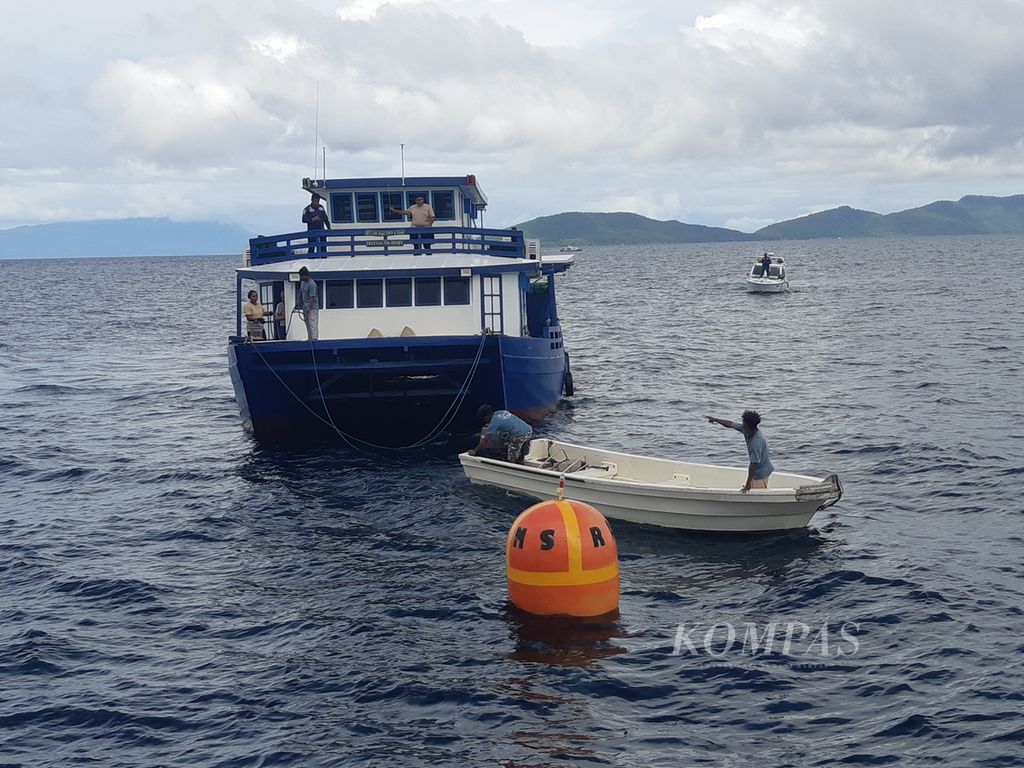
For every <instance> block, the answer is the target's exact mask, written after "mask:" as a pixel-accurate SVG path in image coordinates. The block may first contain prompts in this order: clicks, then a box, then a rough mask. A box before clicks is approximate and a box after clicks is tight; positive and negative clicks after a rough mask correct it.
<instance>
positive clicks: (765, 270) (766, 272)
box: [761, 253, 772, 277]
mask: <svg viewBox="0 0 1024 768" xmlns="http://www.w3.org/2000/svg"><path fill="white" fill-rule="evenodd" d="M771 270H772V257H771V256H769V255H768V254H767V253H766V254H765V255H764V256H762V257H761V277H771V275H770V272H771Z"/></svg>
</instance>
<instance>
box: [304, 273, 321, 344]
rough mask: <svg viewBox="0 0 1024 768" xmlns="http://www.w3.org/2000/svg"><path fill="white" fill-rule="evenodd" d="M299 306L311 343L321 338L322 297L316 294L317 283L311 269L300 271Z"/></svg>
mask: <svg viewBox="0 0 1024 768" xmlns="http://www.w3.org/2000/svg"><path fill="white" fill-rule="evenodd" d="M299 280H300V281H301V284H300V285H299V306H300V307H301V308H302V319H303V320H304V321H305V323H306V333H307V334H308V335H309V340H310V341H316V340H317V339H318V338H320V297H319V296H317V293H316V281H315V280H313V279H312V278H310V276H309V269H307V268H306V267H303V268H302V269H300V270H299Z"/></svg>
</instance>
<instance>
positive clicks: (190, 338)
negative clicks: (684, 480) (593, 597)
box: [0, 237, 1024, 768]
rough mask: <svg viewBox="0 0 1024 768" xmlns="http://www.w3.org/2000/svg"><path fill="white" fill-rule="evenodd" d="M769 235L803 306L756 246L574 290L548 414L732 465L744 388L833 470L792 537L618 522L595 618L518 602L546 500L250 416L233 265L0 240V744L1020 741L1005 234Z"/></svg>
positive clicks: (218, 752)
mask: <svg viewBox="0 0 1024 768" xmlns="http://www.w3.org/2000/svg"><path fill="white" fill-rule="evenodd" d="M770 245H771V250H773V251H774V252H775V253H776V254H777V255H780V256H783V257H784V258H785V259H786V265H787V272H788V275H789V279H790V283H791V289H790V291H789V292H788V293H786V294H782V295H761V294H749V293H747V292H746V290H745V285H744V277H745V274H746V273H747V271H748V270H749V266H750V263H751V262H752V260H753V258H754V257H756V256H757V255H758V254H759V252H760V250H762V249H761V248H760V247H759V244H753V247H752V246H751V244H742V243H727V244H712V245H662V246H635V247H589V248H586V249H585V250H584V252H583V253H582V254H578V255H577V263H576V265H575V266H574V267H573V268H572V270H570V272H569V273H568V274H567V275H565V276H564V277H563V278H562V279H561V280H560V281H559V285H558V294H559V295H558V300H559V309H560V313H561V320H562V325H563V328H564V332H565V340H566V347H567V349H568V351H569V353H570V355H571V360H572V370H573V373H574V378H575V385H576V396H575V397H573V398H571V399H569V400H567V401H566V402H565V403H564V404H563V406H562V408H561V409H560V411H559V412H558V413H557V414H555V415H554V416H552V417H551V418H550V419H548V421H547V422H545V423H544V424H543V425H542V426H540V427H539V428H538V430H537V432H538V434H543V435H548V436H551V437H555V438H560V439H565V440H569V441H572V442H578V443H585V444H593V445H595V446H602V447H607V448H611V449H618V450H628V451H631V452H635V453H641V454H648V455H654V456H664V457H670V458H679V459H685V460H693V461H707V462H711V463H727V464H733V465H736V466H742V465H743V464H744V463H745V461H746V454H745V451H744V447H743V442H742V439H741V437H740V436H739V435H737V434H736V433H735V432H733V431H731V430H724V429H721V428H719V427H714V426H711V425H709V424H708V423H707V422H706V421H705V420H704V419H703V416H704V415H705V414H710V415H715V416H719V417H723V418H730V419H736V418H738V417H739V415H740V413H741V412H742V411H743V410H744V409H746V408H753V409H756V410H758V411H760V412H761V414H762V417H763V422H762V429H763V431H764V434H765V435H766V437H767V439H768V442H769V445H770V448H771V452H772V461H773V463H774V464H775V466H776V467H777V468H779V469H780V470H786V471H794V472H800V473H805V474H814V475H818V476H821V475H824V474H827V473H829V472H837V473H839V475H840V476H841V477H842V479H843V482H844V484H845V486H846V496H845V497H844V498H843V500H842V501H841V502H840V503H839V504H838V505H837V506H835V507H832V508H831V509H828V510H826V511H824V512H820V513H818V515H816V516H815V518H814V519H813V520H812V523H811V525H810V527H809V528H808V530H806V531H797V532H790V533H783V534H773V535H761V536H739V537H737V536H720V535H700V534H695V533H687V532H683V531H673V530H663V529H658V528H650V527H642V526H637V525H632V524H627V523H620V522H615V521H612V527H613V531H614V533H615V536H616V537H617V540H618V546H619V551H620V561H621V571H622V599H621V613H620V615H619V617H618V618H617V619H615V620H611V621H603V622H601V621H593V622H586V621H581V622H564V621H562V622H558V621H551V620H546V621H545V620H530V619H528V618H527V617H525V616H523V615H521V614H518V613H517V612H515V611H514V610H511V609H510V608H509V606H508V604H507V602H506V591H505V582H504V543H505V535H506V532H507V530H508V527H509V525H510V524H511V522H512V521H513V519H514V518H515V516H516V515H517V514H518V513H519V512H520V511H522V510H523V509H524V508H525V507H526V506H528V505H529V503H530V502H529V501H527V500H524V499H521V498H517V497H514V496H508V495H505V494H503V493H501V492H499V491H495V490H492V489H487V488H480V487H477V486H471V485H470V484H469V482H468V481H467V480H466V478H465V477H464V475H463V473H462V471H461V469H460V467H459V464H458V461H457V459H456V458H455V456H454V454H453V452H451V451H445V450H440V451H431V452H428V453H420V454H412V455H407V454H397V455H384V456H381V455H366V454H359V453H353V452H352V451H351V450H348V449H345V448H343V447H342V446H338V445H331V444H313V445H308V446H306V447H304V448H301V449H296V448H289V449H278V448H273V447H266V446H261V445H260V444H258V443H256V442H254V441H253V440H252V439H251V438H250V437H249V436H248V435H247V434H245V433H244V432H243V431H242V428H241V426H240V422H239V419H238V413H237V408H236V405H235V403H234V400H233V395H232V390H231V385H230V382H229V378H228V373H227V363H226V355H225V347H226V340H227V336H228V335H229V334H230V333H232V332H233V330H234V318H235V312H236V309H235V306H234V300H235V293H234V277H233V269H234V267H235V266H236V263H237V257H202V258H169V259H154V258H148V259H87V260H39V261H7V262H0V286H2V288H3V294H4V299H5V312H4V313H2V314H0V764H3V765H19V766H33V767H38V766H68V765H79V764H81V765H99V766H105V767H107V768H114V767H118V766H126V767H127V766H140V765H147V766H149V765H154V766H155V765H161V766H348V765H352V766H357V765H358V766H362V765H370V766H374V765H376V766H426V765H452V766H485V765H521V766H546V765H573V766H575V765H614V766H684V765H735V766H745V765H769V766H808V765H813V766H834V765H838V764H844V765H877V764H907V765H958V766H960V765H977V766H1010V765H1021V764H1024V747H1022V742H1024V693H1022V690H1024V641H1022V637H1024V573H1022V570H1021V562H1022V558H1024V546H1022V545H1024V534H1022V531H1024V512H1022V507H1024V505H1022V501H1021V497H1022V492H1024V425H1022V415H1024V414H1022V410H1024V406H1022V393H1024V387H1022V384H1021V382H1022V380H1024V379H1022V373H1024V370H1022V369H1024V363H1022V361H1024V355H1022V353H1024V344H1022V341H1021V338H1022V332H1021V329H1022V328H1024V309H1022V306H1024V290H1022V286H1024V278H1022V276H1021V272H1020V268H1021V257H1020V254H1021V252H1022V250H1024V239H1022V238H1011V237H1006V238H996V237H957V238H922V239H898V240H896V239H894V240H834V241H825V240H815V241H802V242H786V243H772V244H770ZM765 247H767V246H765ZM769 629H771V637H772V638H773V639H774V642H773V644H772V645H771V647H768V646H767V643H766V639H767V637H768V635H769ZM823 631H824V636H823ZM787 640H788V642H787Z"/></svg>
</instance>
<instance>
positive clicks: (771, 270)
mask: <svg viewBox="0 0 1024 768" xmlns="http://www.w3.org/2000/svg"><path fill="white" fill-rule="evenodd" d="M781 274H782V272H781V271H780V269H779V267H775V266H773V267H771V268H769V270H768V276H769V277H779V276H780V275H781Z"/></svg>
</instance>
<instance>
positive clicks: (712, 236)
mask: <svg viewBox="0 0 1024 768" xmlns="http://www.w3.org/2000/svg"><path fill="white" fill-rule="evenodd" d="M516 227H517V228H518V229H521V230H523V232H524V233H525V234H526V236H527V237H531V238H534V237H535V238H540V240H541V241H542V242H543V243H544V244H545V245H546V246H559V245H628V244H641V243H718V242H742V241H750V240H761V241H764V240H809V239H813V238H835V237H899V236H925V235H1002V234H1024V195H1011V196H1010V197H985V196H981V195H967V196H965V197H961V198H960V199H959V200H957V201H955V202H954V201H949V200H940V201H937V202H934V203H929V204H928V205H924V206H921V207H920V208H910V209H908V210H905V211H899V212H898V213H889V214H880V213H872V212H871V211H861V210H857V209H855V208H851V207H849V206H846V205H844V206H841V207H839V208H832V209H831V210H827V211H821V212H820V213H812V214H810V215H809V216H801V217H800V218H797V219H790V220H788V221H781V222H779V223H777V224H770V225H769V226H767V227H763V228H761V229H759V230H757V231H756V232H754V233H748V232H740V231H738V230H735V229H726V228H723V227H706V226H703V225H700V224H684V223H683V222H681V221H672V220H670V221H657V220H655V219H649V218H647V217H646V216H640V215H639V214H636V213H579V212H575V213H559V214H555V215H553V216H542V217H540V218H536V219H531V220H530V221H524V222H522V223H521V224H517V225H516ZM252 236H253V233H252V232H249V231H248V230H246V229H245V228H244V227H241V226H239V225H236V224H225V223H220V222H210V221H193V222H181V221H171V220H170V219H167V218H149V219H110V220H101V221H67V222H58V223H54V224H37V225H33V226H25V227H15V228H14V229H5V230H0V259H36V258H79V257H88V256H187V255H196V256H199V255H215V254H236V253H240V252H241V250H242V249H243V248H244V247H245V245H246V242H247V241H248V239H249V238H250V237H252Z"/></svg>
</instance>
